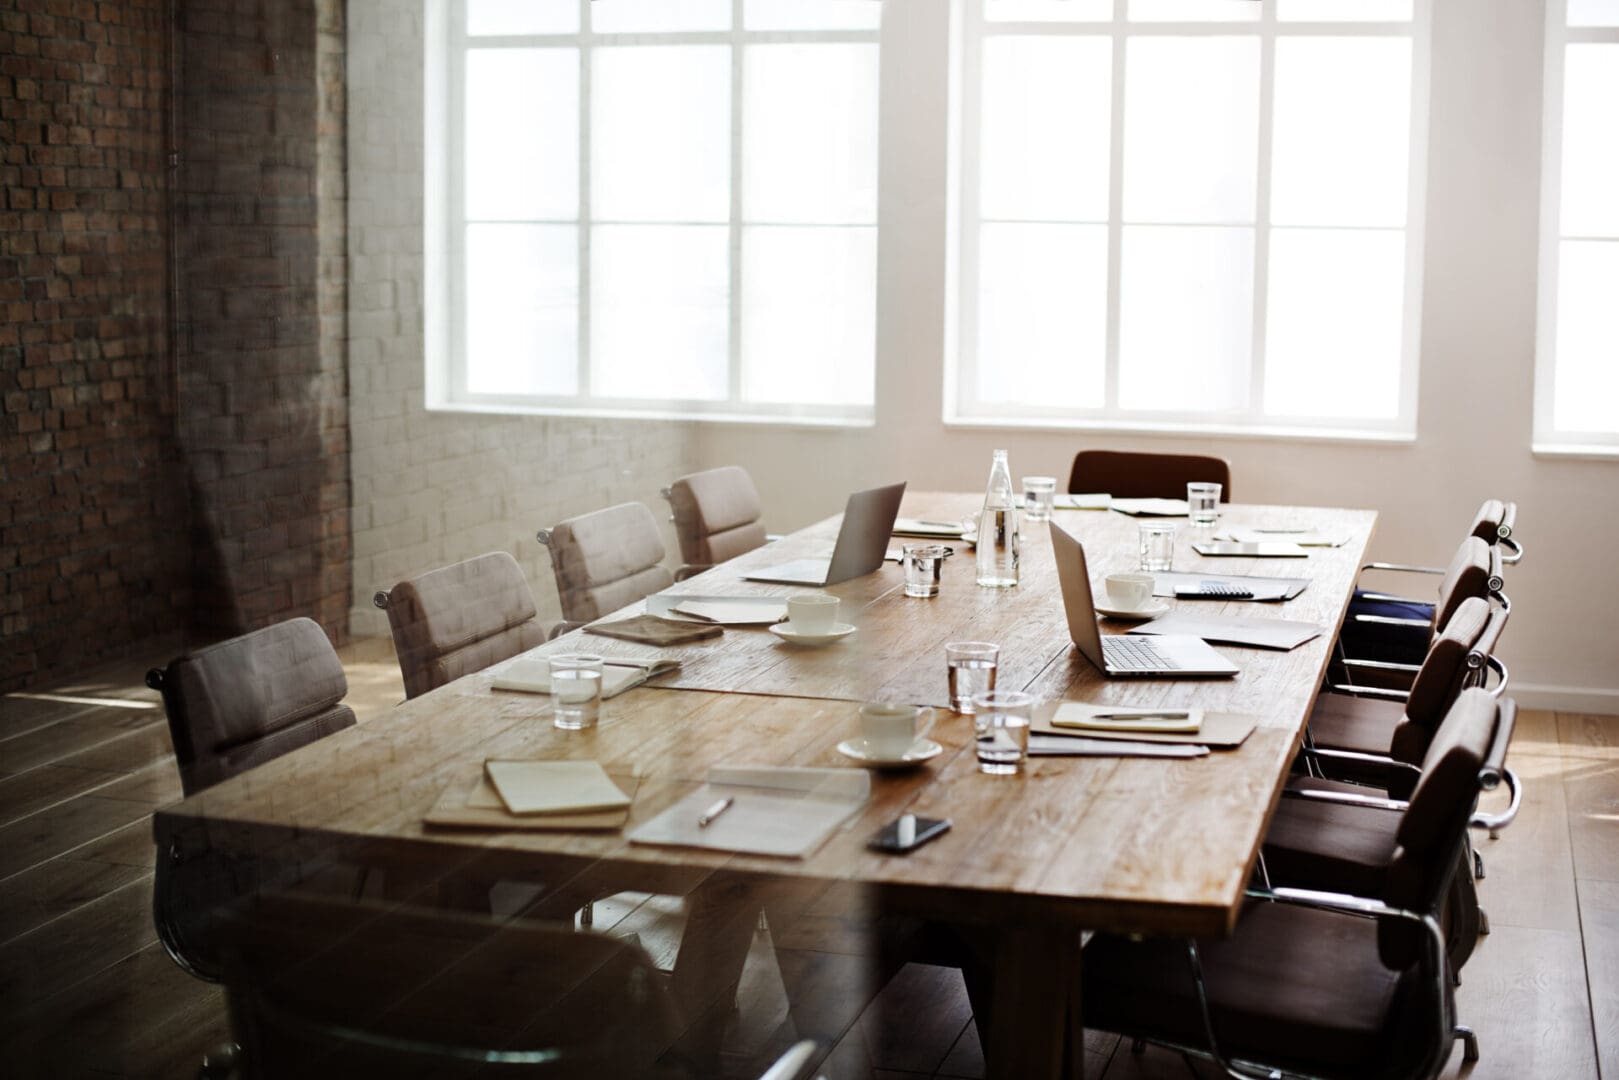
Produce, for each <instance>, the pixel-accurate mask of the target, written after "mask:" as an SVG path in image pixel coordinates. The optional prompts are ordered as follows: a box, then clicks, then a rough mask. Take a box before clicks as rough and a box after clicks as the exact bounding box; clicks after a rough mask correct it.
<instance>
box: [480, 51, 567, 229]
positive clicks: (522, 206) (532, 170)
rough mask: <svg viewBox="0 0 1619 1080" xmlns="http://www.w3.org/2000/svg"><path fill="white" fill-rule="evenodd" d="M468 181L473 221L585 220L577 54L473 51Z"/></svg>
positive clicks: (564, 52)
mask: <svg viewBox="0 0 1619 1080" xmlns="http://www.w3.org/2000/svg"><path fill="white" fill-rule="evenodd" d="M513 117H521V118H522V122H521V124H520V125H518V124H514V123H513ZM462 177H463V181H464V183H465V185H466V215H467V217H468V218H472V219H481V220H485V221H489V220H500V219H525V218H527V219H534V218H572V217H575V216H577V215H578V213H579V53H578V51H577V50H574V49H468V50H467V117H466V167H465V169H464V170H463V172H462Z"/></svg>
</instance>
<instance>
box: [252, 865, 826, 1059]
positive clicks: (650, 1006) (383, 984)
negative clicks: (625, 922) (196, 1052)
mask: <svg viewBox="0 0 1619 1080" xmlns="http://www.w3.org/2000/svg"><path fill="white" fill-rule="evenodd" d="M222 936H223V938H224V941H225V954H226V968H225V971H226V979H225V985H226V991H227V995H228V1000H229V1003H230V1012H231V1022H232V1028H233V1030H234V1031H235V1032H236V1034H237V1037H238V1041H239V1042H240V1044H241V1048H242V1052H241V1059H240V1066H241V1068H240V1072H241V1074H242V1075H243V1076H244V1077H248V1078H253V1077H284V1076H310V1075H321V1076H344V1077H379V1078H381V1077H388V1078H390V1080H394V1078H401V1080H409V1078H413V1077H423V1078H426V1077H433V1078H435V1080H437V1078H441V1077H460V1076H473V1075H476V1076H480V1077H482V1076H514V1077H515V1076H524V1077H545V1078H566V1080H602V1078H605V1077H626V1078H645V1080H652V1078H658V1080H675V1078H677V1077H691V1076H694V1075H695V1074H694V1073H693V1072H692V1071H691V1068H690V1067H689V1065H688V1063H687V1062H685V1061H683V1060H682V1059H681V1057H680V1056H679V1054H678V1052H677V1053H674V1054H671V1053H668V1051H669V1050H670V1048H671V1047H673V1046H675V1044H676V1041H677V1040H678V1038H679V1037H680V1034H681V1032H682V1030H683V1028H684V1022H683V1021H684V1018H683V1017H682V1015H681V1010H680V1008H679V1006H678V1003H677V1002H676V1001H675V1000H674V999H673V997H672V995H671V994H670V993H669V992H668V990H667V989H666V987H665V985H664V982H663V979H662V977H661V976H660V975H659V973H658V971H657V969H656V968H654V967H653V965H652V962H651V960H650V959H649V958H648V957H647V955H646V953H645V952H643V951H642V950H641V948H640V947H639V946H638V945H636V944H634V943H632V942H631V941H628V940H625V939H622V938H614V937H608V936H606V935H603V934H597V933H592V932H589V931H577V930H575V929H574V928H573V927H572V926H570V925H567V924H557V923H549V922H540V921H535V920H529V919H510V920H494V919H490V918H486V917H481V916H475V915H467V914H460V913H453V912H445V911H436V910H430V909H419V908H410V907H402V906H383V905H378V904H373V903H367V902H348V903H344V902H340V901H334V900H331V899H324V898H316V897H310V896H304V895H288V894H280V893H266V894H263V895H261V896H259V897H256V898H254V899H253V900H252V901H251V902H249V903H244V904H242V905H240V906H239V907H238V908H237V909H236V910H234V911H233V912H232V913H231V914H230V915H229V917H228V918H227V919H226V921H225V923H224V932H223V935H222ZM814 1053H815V1045H814V1044H813V1043H810V1042H803V1043H800V1044H797V1045H795V1046H794V1047H792V1048H791V1049H790V1050H789V1051H788V1052H787V1054H786V1055H785V1056H784V1057H783V1058H782V1059H781V1060H780V1061H778V1062H777V1063H776V1065H774V1066H772V1067H771V1069H770V1071H769V1072H767V1073H766V1074H765V1075H766V1076H767V1077H769V1078H770V1080H797V1078H798V1077H801V1076H802V1075H803V1073H804V1070H805V1068H806V1067H807V1065H808V1063H809V1060H810V1058H812V1057H813V1055H814Z"/></svg>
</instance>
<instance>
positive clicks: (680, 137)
mask: <svg viewBox="0 0 1619 1080" xmlns="http://www.w3.org/2000/svg"><path fill="white" fill-rule="evenodd" d="M436 11H437V16H436V18H437V20H438V21H437V24H436V25H435V26H433V27H432V29H431V32H430V35H429V37H430V42H429V49H430V50H438V51H439V55H438V57H437V58H435V57H434V56H432V55H430V56H429V64H428V69H429V87H428V97H429V118H430V119H429V163H430V167H429V176H430V179H429V191H428V203H429V207H428V220H429V258H430V263H431V264H432V265H431V267H430V272H429V282H430V288H437V289H438V290H440V292H441V299H442V309H443V310H444V311H445V312H446V313H447V317H446V318H445V319H444V320H443V322H442V323H441V324H435V325H433V326H430V333H429V337H430V347H429V358H430V359H429V363H430V365H432V366H433V367H434V368H435V369H436V372H437V374H436V376H435V378H434V379H430V386H435V387H436V390H437V394H436V396H437V397H438V398H439V401H440V403H441V404H450V405H461V406H471V407H480V406H482V407H490V408H513V407H516V408H535V409H543V410H558V411H574V410H578V411H589V412H595V413H601V412H626V413H644V414H653V415H659V414H662V415H671V414H672V415H693V414H697V415H707V414H713V415H731V416H765V417H782V416H791V417H799V418H803V419H806V420H817V419H821V420H848V419H857V420H859V419H867V418H869V417H870V413H871V406H872V397H873V382H874V377H873V375H874V373H873V354H874V347H875V341H874V325H875V317H876V315H875V310H876V300H875V289H876V253H877V237H876V223H877V66H878V61H877V49H878V46H877V26H878V19H879V15H880V4H879V3H878V2H877V0H442V3H441V4H440V6H438V7H437V8H436ZM435 68H436V69H437V71H438V75H437V77H436V78H435V76H434V71H435ZM429 306H430V309H431V308H432V303H430V305H429Z"/></svg>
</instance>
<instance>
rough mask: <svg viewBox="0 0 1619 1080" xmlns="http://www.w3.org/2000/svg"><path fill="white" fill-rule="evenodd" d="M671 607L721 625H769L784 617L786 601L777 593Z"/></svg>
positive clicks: (676, 610) (684, 613) (678, 613)
mask: <svg viewBox="0 0 1619 1080" xmlns="http://www.w3.org/2000/svg"><path fill="white" fill-rule="evenodd" d="M670 610H671V611H673V612H674V613H675V614H676V615H690V616H691V617H692V618H694V619H700V620H702V621H703V622H709V623H718V624H720V625H722V626H769V625H771V624H772V623H779V622H781V621H782V620H783V619H785V618H786V617H787V600H786V598H785V597H780V596H772V597H741V596H739V597H736V598H734V599H725V600H687V601H685V602H684V603H680V604H677V605H675V606H674V607H673V608H671V609H670Z"/></svg>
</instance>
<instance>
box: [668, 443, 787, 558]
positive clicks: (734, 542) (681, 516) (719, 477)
mask: <svg viewBox="0 0 1619 1080" xmlns="http://www.w3.org/2000/svg"><path fill="white" fill-rule="evenodd" d="M663 497H664V498H666V499H668V500H669V509H670V510H671V511H672V513H673V515H674V522H675V535H676V537H677V538H678V539H679V541H680V561H681V562H683V563H684V564H685V565H684V566H682V567H681V571H680V572H681V573H682V574H689V573H692V572H698V571H701V570H706V569H707V568H708V567H710V566H713V565H715V564H716V563H722V562H725V561H726V560H727V559H734V558H736V557H737V556H738V555H743V554H746V553H747V552H749V551H752V550H753V549H754V548H756V547H759V546H761V545H763V544H764V543H765V540H766V539H767V538H766V536H765V527H764V525H763V524H762V523H761V522H760V521H759V518H760V515H761V513H762V511H761V508H760V505H759V491H758V489H757V488H755V487H754V486H753V478H752V477H750V476H749V475H748V471H747V470H746V469H744V468H741V467H740V466H737V465H726V466H723V467H721V468H718V469H709V470H707V471H706V472H698V473H691V474H690V475H688V476H682V477H681V478H680V479H678V480H676V481H675V482H674V483H673V484H670V485H669V486H668V487H666V488H664V489H663Z"/></svg>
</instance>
